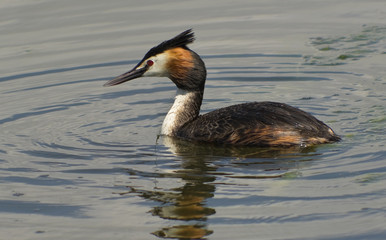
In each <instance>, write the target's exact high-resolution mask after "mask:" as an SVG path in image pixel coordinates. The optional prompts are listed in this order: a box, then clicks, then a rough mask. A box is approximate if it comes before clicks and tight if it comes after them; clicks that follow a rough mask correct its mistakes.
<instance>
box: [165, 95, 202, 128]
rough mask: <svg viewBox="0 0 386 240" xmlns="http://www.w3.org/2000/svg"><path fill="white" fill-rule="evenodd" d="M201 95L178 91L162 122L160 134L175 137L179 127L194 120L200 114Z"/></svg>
mask: <svg viewBox="0 0 386 240" xmlns="http://www.w3.org/2000/svg"><path fill="white" fill-rule="evenodd" d="M203 94H204V92H203V91H187V90H182V89H178V90H177V95H176V97H175V100H174V104H173V106H172V107H171V108H170V110H169V112H168V113H167V115H166V117H165V119H164V121H163V124H162V130H161V134H163V135H167V136H175V135H176V133H177V131H178V130H179V129H180V128H181V127H183V126H184V125H185V124H187V123H189V122H191V121H193V120H194V119H196V118H197V117H198V115H199V113H200V107H201V103H202V98H203Z"/></svg>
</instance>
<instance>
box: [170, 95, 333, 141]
mask: <svg viewBox="0 0 386 240" xmlns="http://www.w3.org/2000/svg"><path fill="white" fill-rule="evenodd" d="M177 136H178V137H180V138H184V139H190V140H195V141H204V142H213V143H224V144H234V145H256V146H293V145H304V146H306V145H312V144H318V143H326V142H331V141H338V140H339V139H340V138H339V137H338V136H336V135H335V133H334V132H333V131H332V130H331V128H329V127H328V126H327V125H326V124H324V123H323V122H321V121H319V120H318V119H316V118H315V117H313V116H312V115H311V114H309V113H306V112H304V111H302V110H300V109H298V108H294V107H291V106H289V105H287V104H284V103H276V102H252V103H244V104H239V105H233V106H229V107H226V108H221V109H218V110H215V111H213V112H210V113H207V114H204V115H201V116H199V117H198V118H197V119H195V120H194V121H192V122H189V123H187V124H185V125H184V126H183V127H182V128H181V129H180V130H179V131H178V133H177Z"/></svg>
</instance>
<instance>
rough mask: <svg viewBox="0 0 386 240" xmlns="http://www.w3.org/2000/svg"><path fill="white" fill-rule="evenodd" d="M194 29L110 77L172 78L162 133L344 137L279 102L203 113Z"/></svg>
mask: <svg viewBox="0 0 386 240" xmlns="http://www.w3.org/2000/svg"><path fill="white" fill-rule="evenodd" d="M194 41H195V35H194V32H193V30H192V29H188V30H186V31H184V32H182V33H180V34H178V35H177V36H175V37H173V38H171V39H169V40H166V41H163V42H161V43H160V44H159V45H157V46H155V47H153V48H151V49H150V50H149V51H148V52H147V53H146V54H145V56H144V57H143V59H142V60H141V61H140V62H139V63H138V64H137V65H136V66H135V67H134V68H133V69H132V70H130V71H128V72H126V73H123V74H122V75H119V76H118V77H116V78H113V79H111V80H109V81H108V82H106V83H105V84H104V85H103V86H105V87H107V86H114V85H118V84H121V83H124V82H126V81H130V80H133V79H136V78H141V77H167V78H169V79H170V80H171V81H172V82H173V83H174V84H175V85H176V86H177V94H176V96H175V99H174V103H173V105H172V107H171V108H170V110H169V111H168V113H167V114H166V117H165V119H164V121H163V123H162V128H161V135H166V136H168V137H172V138H178V139H182V140H186V141H190V142H193V143H208V144H209V143H210V144H216V145H217V144H220V145H235V146H237V145H239V146H256V147H291V146H299V147H308V146H312V145H317V144H323V143H332V142H336V141H339V140H340V139H341V138H340V137H339V136H338V135H337V134H336V133H335V132H334V131H333V130H332V129H331V128H330V127H329V126H327V125H326V124H325V123H323V122H322V121H320V120H318V119H316V118H315V117H314V116H312V115H311V114H309V113H307V112H305V111H303V110H300V109H298V108H296V107H292V106H290V105H287V104H285V103H280V102H270V101H263V102H247V103H242V104H237V105H232V106H228V107H224V108H220V109H217V110H214V111H211V112H208V113H206V114H203V115H200V108H201V104H202V100H203V96H204V88H205V81H206V76H207V72H206V67H205V63H204V61H203V60H202V59H201V57H200V56H199V55H198V54H197V53H196V52H194V51H193V50H191V49H190V48H189V47H188V46H187V45H189V44H191V43H193V42H194Z"/></svg>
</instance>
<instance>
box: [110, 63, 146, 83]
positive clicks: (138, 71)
mask: <svg viewBox="0 0 386 240" xmlns="http://www.w3.org/2000/svg"><path fill="white" fill-rule="evenodd" d="M146 71H147V67H146V66H145V67H143V68H133V69H132V70H130V71H128V72H127V73H124V74H122V75H119V76H118V77H116V78H114V79H111V80H110V81H108V82H106V83H105V84H104V85H103V86H104V87H109V86H114V85H118V84H121V83H124V82H127V81H130V80H132V79H135V78H139V77H141V76H142V75H143V74H144V73H145V72H146Z"/></svg>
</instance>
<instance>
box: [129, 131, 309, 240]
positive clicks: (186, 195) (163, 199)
mask: <svg viewBox="0 0 386 240" xmlns="http://www.w3.org/2000/svg"><path fill="white" fill-rule="evenodd" d="M162 142H163V144H164V145H165V146H166V147H167V148H168V149H169V150H170V151H171V152H173V154H174V155H176V156H178V157H180V158H181V159H180V161H181V166H180V168H178V169H176V170H174V171H173V173H172V174H167V177H172V178H176V179H180V180H178V181H179V182H182V184H183V185H182V186H180V187H176V188H170V189H160V188H154V189H153V190H151V191H149V190H141V189H138V188H135V187H130V188H131V191H130V193H136V194H138V195H139V196H141V197H143V198H145V199H150V200H152V201H155V202H158V203H159V205H158V206H156V207H153V208H152V209H151V210H150V213H151V214H152V215H154V216H158V217H160V218H162V219H166V220H173V221H176V223H177V224H176V225H173V226H168V227H164V228H161V229H159V230H156V231H154V232H152V234H153V235H155V236H157V237H160V238H169V239H205V237H206V236H208V235H210V234H211V233H212V232H213V231H212V230H210V229H208V225H207V223H206V221H207V218H208V216H210V215H213V214H215V213H216V211H215V209H213V208H211V207H209V206H208V205H207V200H208V199H210V198H212V197H213V196H214V192H215V190H216V187H215V184H214V181H215V180H216V176H218V175H220V174H221V173H219V172H217V170H218V168H219V166H218V165H216V164H214V163H213V162H214V161H215V160H216V159H217V160H218V159H219V158H220V159H221V158H222V157H232V158H233V157H236V158H240V159H246V158H247V159H248V158H259V159H266V158H269V159H275V161H277V159H278V158H280V157H281V156H288V155H290V156H291V158H292V159H293V158H294V157H296V156H302V154H304V153H305V154H309V153H310V152H313V151H314V149H312V148H308V149H304V148H294V149H290V148H285V149H273V148H269V149H267V148H245V147H244V148H240V147H238V148H232V147H224V146H215V145H208V144H205V145H202V144H193V143H192V142H187V141H183V140H179V139H175V138H171V137H162ZM297 154H298V155H297ZM311 155H312V154H311ZM278 164H279V163H277V162H275V163H269V164H267V161H266V160H264V164H262V162H259V164H258V165H259V166H258V168H259V169H260V170H261V169H263V171H269V170H272V168H280V167H281V166H280V164H279V165H278ZM248 165H250V163H248ZM240 166H242V165H240ZM267 166H269V167H267ZM293 167H295V165H293ZM296 167H298V165H296ZM265 168H267V169H265ZM269 168H270V169H269ZM286 168H288V163H286ZM270 177H271V176H270ZM279 177H280V176H279Z"/></svg>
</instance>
